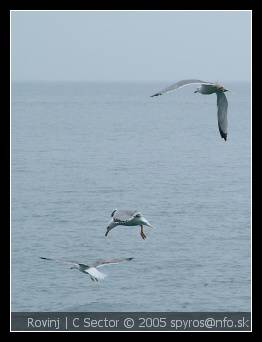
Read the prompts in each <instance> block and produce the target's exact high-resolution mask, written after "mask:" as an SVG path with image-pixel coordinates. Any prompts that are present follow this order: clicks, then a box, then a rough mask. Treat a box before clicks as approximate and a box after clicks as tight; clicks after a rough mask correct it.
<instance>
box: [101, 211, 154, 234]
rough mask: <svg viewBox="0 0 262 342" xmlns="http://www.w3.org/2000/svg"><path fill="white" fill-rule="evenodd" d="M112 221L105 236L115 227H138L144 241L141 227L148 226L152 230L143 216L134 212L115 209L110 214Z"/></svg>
mask: <svg viewBox="0 0 262 342" xmlns="http://www.w3.org/2000/svg"><path fill="white" fill-rule="evenodd" d="M111 217H112V219H111V220H110V222H109V225H108V226H107V231H106V233H105V236H107V235H108V233H109V232H110V230H112V229H113V228H115V227H116V226H119V225H121V226H140V227H141V230H140V235H141V237H142V239H143V240H144V239H145V238H146V235H145V233H144V231H143V226H148V227H150V228H153V226H152V225H151V224H150V223H149V222H148V221H147V220H146V219H145V218H144V217H143V215H142V214H141V213H140V212H138V211H136V210H117V209H115V210H114V211H113V212H112V214H111Z"/></svg>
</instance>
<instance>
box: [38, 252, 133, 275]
mask: <svg viewBox="0 0 262 342" xmlns="http://www.w3.org/2000/svg"><path fill="white" fill-rule="evenodd" d="M40 259H43V260H52V261H56V262H59V263H63V264H67V265H71V267H70V269H77V270H78V271H80V272H82V273H85V274H88V275H89V276H90V278H91V279H92V280H93V281H98V280H102V279H104V278H105V277H106V274H105V273H103V272H101V271H99V270H98V268H99V267H102V266H105V265H112V264H119V263H120V262H123V261H130V260H132V259H134V258H118V259H109V260H97V261H96V262H95V263H93V264H91V265H90V266H89V265H86V264H82V263H78V262H76V261H69V260H64V259H52V258H44V257H40Z"/></svg>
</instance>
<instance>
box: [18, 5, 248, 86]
mask: <svg viewBox="0 0 262 342" xmlns="http://www.w3.org/2000/svg"><path fill="white" fill-rule="evenodd" d="M11 77H12V81H35V80H36V81H41V80H43V81H106V82H107V81H109V82H110V81H135V82H136V81H173V82H174V81H177V80H180V79H186V78H198V79H199V78H200V79H203V80H208V81H214V82H215V81H250V77H251V12H249V11H12V12H11Z"/></svg>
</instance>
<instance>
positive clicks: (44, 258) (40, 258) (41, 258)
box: [39, 257, 48, 260]
mask: <svg viewBox="0 0 262 342" xmlns="http://www.w3.org/2000/svg"><path fill="white" fill-rule="evenodd" d="M39 258H40V259H44V260H48V259H47V258H44V257H39Z"/></svg>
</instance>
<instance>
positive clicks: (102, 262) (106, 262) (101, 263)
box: [93, 258, 134, 267]
mask: <svg viewBox="0 0 262 342" xmlns="http://www.w3.org/2000/svg"><path fill="white" fill-rule="evenodd" d="M133 259H134V258H118V259H110V260H97V261H96V262H95V263H94V264H93V267H101V266H105V265H110V264H119V263H120V262H123V261H130V260H133Z"/></svg>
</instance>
